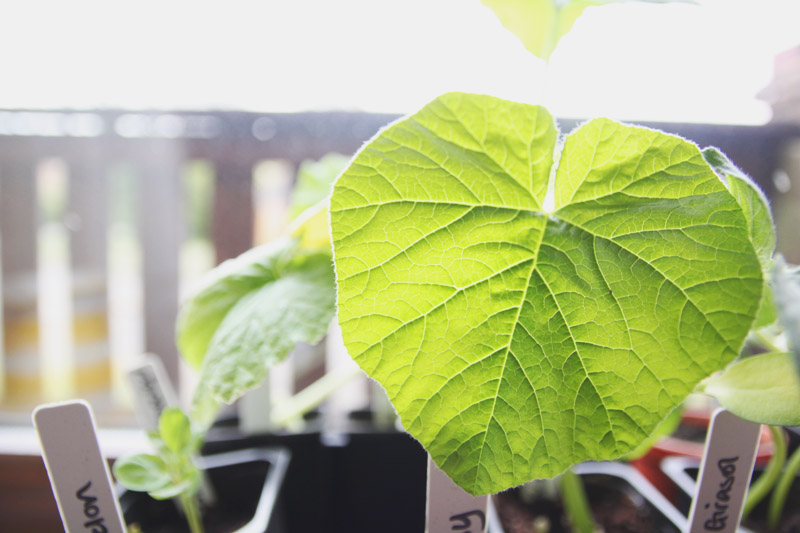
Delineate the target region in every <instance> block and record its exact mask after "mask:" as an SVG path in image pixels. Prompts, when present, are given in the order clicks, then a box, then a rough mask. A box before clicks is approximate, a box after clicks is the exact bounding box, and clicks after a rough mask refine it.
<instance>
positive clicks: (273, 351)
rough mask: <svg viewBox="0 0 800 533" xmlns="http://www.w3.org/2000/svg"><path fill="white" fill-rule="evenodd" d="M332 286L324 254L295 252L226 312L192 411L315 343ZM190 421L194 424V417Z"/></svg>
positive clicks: (324, 324)
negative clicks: (298, 346)
mask: <svg viewBox="0 0 800 533" xmlns="http://www.w3.org/2000/svg"><path fill="white" fill-rule="evenodd" d="M334 304H335V285H334V279H333V267H332V265H331V256H330V254H329V253H327V252H323V253H304V252H302V251H299V250H296V249H295V251H294V254H293V255H291V256H289V257H288V258H286V260H285V261H283V263H282V264H281V266H280V268H278V269H276V270H275V271H273V272H272V273H271V276H270V277H269V278H268V279H266V281H265V282H264V283H262V284H260V285H259V286H258V287H256V288H254V290H251V291H249V292H248V293H246V294H243V295H241V296H240V297H239V298H238V300H237V301H236V302H235V303H234V304H233V305H232V306H231V307H230V308H229V309H228V310H227V311H226V314H225V317H224V318H223V320H222V321H221V322H220V324H219V326H218V327H217V328H216V331H215V332H214V335H213V337H212V338H211V339H210V342H209V343H208V350H207V353H206V355H205V358H204V359H203V366H202V368H201V372H200V383H199V385H198V388H197V391H198V392H197V395H196V399H195V406H198V407H199V408H202V406H203V405H205V404H207V403H208V402H210V401H212V400H210V399H209V397H210V398H213V399H216V400H219V401H224V402H231V401H233V400H235V399H236V398H238V397H239V396H241V395H242V394H243V393H244V392H246V391H247V390H249V389H251V388H253V387H255V386H257V385H258V384H259V383H261V382H262V381H263V379H264V378H265V377H266V375H267V372H268V371H269V368H270V367H271V366H272V365H274V364H275V363H278V362H280V361H282V360H283V359H284V358H285V357H286V356H287V355H288V354H289V352H290V351H291V350H292V349H294V347H295V345H296V344H297V343H298V342H307V343H316V342H318V341H319V340H320V339H321V338H322V337H323V335H324V334H325V332H326V331H327V329H328V326H329V324H330V321H331V320H332V318H333V314H334ZM194 412H195V411H193V416H192V419H193V420H197V419H196V418H195V416H194Z"/></svg>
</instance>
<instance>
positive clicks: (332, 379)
mask: <svg viewBox="0 0 800 533" xmlns="http://www.w3.org/2000/svg"><path fill="white" fill-rule="evenodd" d="M361 374H362V370H361V369H360V368H359V367H358V366H355V365H353V366H350V365H348V366H347V367H346V368H336V369H334V370H333V371H330V372H328V373H326V374H325V375H324V376H322V377H321V378H319V379H318V380H317V381H315V382H314V383H312V384H311V385H309V386H308V387H306V388H305V389H303V390H301V391H300V392H298V393H297V394H295V395H294V396H292V397H291V398H289V399H287V400H284V401H283V402H281V404H280V405H277V406H275V411H274V413H273V418H272V420H273V422H274V423H275V425H277V426H284V425H286V424H288V423H290V422H292V421H293V420H296V419H297V418H300V417H302V416H303V415H304V414H305V413H307V412H309V411H310V410H312V409H314V408H315V407H317V406H318V405H319V404H321V403H322V402H324V401H325V400H326V399H327V398H328V396H330V395H331V394H332V393H333V392H334V391H336V389H338V388H339V387H342V386H343V385H345V384H347V383H348V382H350V381H351V380H352V379H354V378H355V377H356V376H359V375H361Z"/></svg>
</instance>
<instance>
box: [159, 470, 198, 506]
mask: <svg viewBox="0 0 800 533" xmlns="http://www.w3.org/2000/svg"><path fill="white" fill-rule="evenodd" d="M199 486H200V478H199V473H197V474H194V475H192V476H190V477H189V478H188V479H184V480H183V481H181V482H180V483H170V484H168V485H165V486H163V487H161V488H158V489H156V490H151V491H148V492H147V493H148V494H149V495H150V497H151V498H153V499H155V500H168V499H170V498H174V497H176V496H180V495H181V494H186V495H191V494H194V493H195V492H197V489H198V488H199Z"/></svg>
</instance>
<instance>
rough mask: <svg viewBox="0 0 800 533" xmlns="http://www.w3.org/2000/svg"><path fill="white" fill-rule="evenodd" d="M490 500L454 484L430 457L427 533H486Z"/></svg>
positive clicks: (426, 509)
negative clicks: (453, 532) (454, 532)
mask: <svg viewBox="0 0 800 533" xmlns="http://www.w3.org/2000/svg"><path fill="white" fill-rule="evenodd" d="M488 505H489V496H472V495H471V494H469V493H468V492H466V491H465V490H464V489H462V488H461V487H459V486H458V485H456V484H455V483H453V481H452V480H451V479H450V478H449V477H447V474H445V473H444V472H442V471H441V470H440V469H439V467H438V466H436V463H434V462H433V459H431V457H430V456H428V501H427V503H426V507H425V533H445V532H448V533H449V532H452V531H456V532H459V533H485V531H486V512H487V507H488Z"/></svg>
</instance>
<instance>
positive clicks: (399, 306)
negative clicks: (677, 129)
mask: <svg viewBox="0 0 800 533" xmlns="http://www.w3.org/2000/svg"><path fill="white" fill-rule="evenodd" d="M557 138H558V133H557V130H556V127H555V125H554V122H553V119H552V118H551V116H550V115H549V113H548V112H547V111H546V110H545V109H543V108H541V107H534V106H528V105H523V104H516V103H511V102H506V101H503V100H499V99H496V98H492V97H488V96H478V95H468V94H460V93H453V94H447V95H444V96H442V97H439V98H437V99H436V100H434V101H433V102H431V103H430V104H428V105H427V106H425V107H424V108H423V109H422V110H420V111H419V112H418V113H416V114H414V115H412V116H411V117H409V118H406V119H404V120H401V121H399V122H397V123H395V124H394V125H392V126H391V127H389V128H387V129H386V130H384V131H383V132H382V133H381V134H379V135H378V136H377V137H376V138H375V139H374V140H373V141H371V142H370V143H369V144H368V145H366V146H365V147H364V148H363V149H362V150H361V151H360V152H359V153H358V154H357V156H356V157H355V159H354V161H353V163H352V165H351V166H350V167H349V169H348V170H346V171H345V172H344V173H343V174H342V176H341V177H340V178H339V180H338V181H337V182H336V184H335V187H334V192H333V196H332V198H331V229H332V236H333V243H334V256H335V265H336V274H337V280H338V299H339V301H338V303H339V321H340V324H341V326H342V330H343V334H344V340H345V344H346V346H347V348H348V351H349V352H350V354H351V356H352V357H353V358H354V359H355V360H356V361H357V362H358V364H359V365H360V366H361V367H362V368H363V369H364V370H365V371H366V372H367V374H369V375H370V376H372V377H373V378H375V379H376V380H378V381H379V382H380V383H381V384H382V385H383V386H384V387H385V388H386V390H387V393H388V394H389V397H390V398H391V400H392V402H393V404H394V406H395V408H396V409H397V411H398V413H399V415H400V417H401V419H402V422H403V424H404V425H405V427H406V429H407V430H408V431H409V432H410V433H411V434H412V435H413V436H414V437H416V438H417V439H418V440H420V441H421V442H422V444H423V445H424V446H425V447H426V448H427V449H428V451H429V452H430V454H431V456H432V457H433V459H434V460H435V461H436V463H437V464H438V465H439V466H440V467H441V468H442V469H443V470H444V471H445V472H447V473H448V475H450V477H451V478H452V479H453V480H454V481H455V482H456V483H458V484H459V485H460V486H462V487H463V488H465V489H466V490H467V491H469V492H471V493H473V494H479V493H489V492H496V491H499V490H502V489H505V488H508V487H511V486H514V485H519V484H521V483H523V482H525V481H527V480H530V479H533V478H542V477H552V476H554V475H556V474H558V473H560V472H562V471H563V470H564V469H566V468H567V467H569V466H570V465H572V464H575V463H577V462H579V461H583V460H587V459H609V458H614V457H618V456H620V455H622V454H624V453H626V452H629V451H631V450H632V449H633V448H635V447H636V446H637V445H638V444H639V443H640V442H641V441H642V440H643V439H644V438H645V437H646V436H647V435H649V434H650V432H651V431H652V430H653V429H654V428H655V427H656V425H657V424H658V423H659V422H660V421H661V420H662V419H664V418H665V417H666V416H667V414H668V413H669V412H670V411H671V410H672V409H673V408H674V407H675V406H676V405H678V404H679V403H680V402H681V400H682V399H683V398H684V397H685V396H686V395H687V394H688V393H689V392H690V391H691V390H692V389H693V388H694V386H695V385H696V384H697V383H698V382H699V381H700V380H701V379H703V378H704V377H706V376H708V375H709V374H711V373H712V372H714V371H716V370H718V369H721V368H723V367H724V366H725V365H726V364H728V363H729V362H730V361H731V360H733V359H734V358H735V357H736V355H737V354H738V352H739V350H740V348H741V346H742V344H743V341H744V338H745V335H746V333H747V332H748V330H749V328H750V325H751V324H752V322H753V319H754V317H755V314H756V311H757V309H758V305H759V300H760V298H761V292H762V286H763V278H762V272H761V267H760V264H759V259H758V256H757V254H756V252H755V250H754V248H753V244H752V243H751V240H750V237H749V232H748V224H747V221H746V219H745V217H744V215H743V213H742V209H741V208H740V206H739V205H738V203H737V202H736V200H735V199H734V198H733V196H732V195H731V193H730V192H729V191H728V189H727V188H726V186H725V184H724V183H723V182H722V181H721V180H720V179H719V178H718V177H717V176H716V174H715V173H714V171H713V170H712V169H711V168H710V167H709V166H708V164H707V163H706V162H705V161H704V159H703V156H702V154H701V152H700V150H699V149H698V148H697V147H696V146H695V145H693V144H691V143H689V142H687V141H684V140H682V139H680V138H678V137H674V136H671V135H667V134H664V133H660V132H657V131H653V130H649V129H644V128H636V127H632V126H625V125H621V124H617V123H615V122H612V121H609V120H604V119H600V120H594V121H591V122H589V123H587V124H585V125H583V126H582V127H581V128H579V129H578V130H576V131H575V132H573V133H571V134H570V135H569V136H567V137H566V141H565V143H564V145H563V149H561V150H560V161H559V162H558V164H557V165H554V154H555V153H556V152H557V151H558V150H557V149H556V148H557ZM554 166H557V168H556V169H553V167H554ZM551 171H552V175H553V184H552V187H551V189H552V192H551V193H550V195H548V194H547V192H548V181H549V179H550V176H551ZM546 197H547V198H548V200H546V199H545V198H546ZM550 198H552V200H550ZM550 203H552V204H554V209H552V210H551V209H545V208H544V206H545V205H547V204H550ZM549 211H552V212H549Z"/></svg>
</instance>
